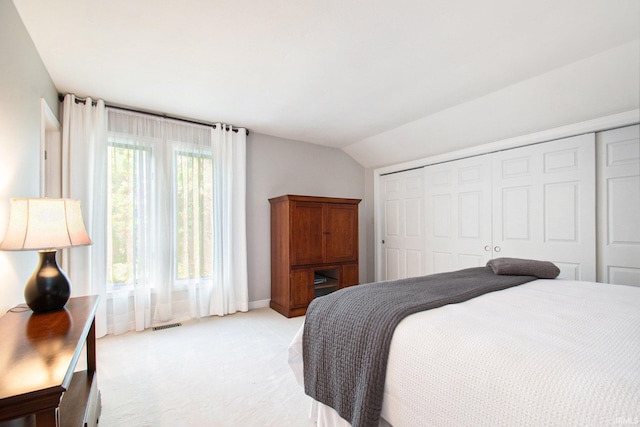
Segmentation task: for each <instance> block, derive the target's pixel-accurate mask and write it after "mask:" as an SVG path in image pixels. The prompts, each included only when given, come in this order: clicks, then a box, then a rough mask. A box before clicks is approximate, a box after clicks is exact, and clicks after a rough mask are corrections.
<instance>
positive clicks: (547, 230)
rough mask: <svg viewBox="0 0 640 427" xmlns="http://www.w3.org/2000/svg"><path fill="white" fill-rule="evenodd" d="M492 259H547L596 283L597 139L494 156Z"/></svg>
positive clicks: (569, 273)
mask: <svg viewBox="0 0 640 427" xmlns="http://www.w3.org/2000/svg"><path fill="white" fill-rule="evenodd" d="M493 170H494V177H495V178H494V183H493V193H494V198H493V209H492V216H493V229H494V230H495V231H496V232H495V233H494V236H493V242H492V245H493V250H494V254H493V256H494V257H496V256H505V257H515V258H532V259H542V260H548V261H552V262H554V263H556V264H557V265H558V267H560V270H561V273H560V278H566V279H577V280H595V279H596V276H595V244H594V242H595V212H594V209H593V207H594V206H595V179H594V177H595V173H594V171H595V136H594V135H593V134H587V135H580V136H576V137H571V138H565V139H562V140H558V141H551V142H547V143H542V144H535V145H531V146H528V147H521V148H517V149H513V150H506V151H502V152H498V153H495V154H494V155H493Z"/></svg>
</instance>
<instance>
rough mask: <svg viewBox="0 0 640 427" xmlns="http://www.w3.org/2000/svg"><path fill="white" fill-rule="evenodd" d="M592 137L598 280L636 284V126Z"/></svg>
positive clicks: (639, 220) (639, 143)
mask: <svg viewBox="0 0 640 427" xmlns="http://www.w3.org/2000/svg"><path fill="white" fill-rule="evenodd" d="M596 138H597V153H598V281H599V282H605V283H615V284H619V285H631V286H640V126H638V125H636V126H630V127H626V128H621V129H614V130H610V131H606V132H601V133H599V134H597V136H596Z"/></svg>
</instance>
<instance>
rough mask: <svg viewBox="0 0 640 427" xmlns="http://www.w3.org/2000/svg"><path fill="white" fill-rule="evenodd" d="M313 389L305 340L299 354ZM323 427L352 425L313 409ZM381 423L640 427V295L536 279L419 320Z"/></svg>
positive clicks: (411, 320)
mask: <svg viewBox="0 0 640 427" xmlns="http://www.w3.org/2000/svg"><path fill="white" fill-rule="evenodd" d="M289 364H290V365H291V368H292V369H293V371H294V373H295V374H296V378H297V379H298V382H300V384H302V381H303V375H302V329H300V331H299V332H298V334H297V336H296V337H295V338H294V340H293V342H292V343H291V346H290V349H289ZM313 412H314V413H313V416H315V417H316V418H317V420H318V425H319V426H320V427H323V426H348V425H349V424H348V423H347V422H346V421H344V420H342V419H340V418H339V417H338V416H337V414H336V413H335V411H333V410H332V409H331V408H328V407H326V406H324V405H321V404H318V405H314V411H313ZM382 417H383V418H384V420H386V422H388V423H389V424H391V425H393V426H394V427H402V426H411V427H414V426H439V425H455V426H500V425H503V426H513V425H531V426H540V425H557V426H565V425H594V426H599V425H621V424H635V425H638V424H640V288H636V287H629V286H617V285H609V284H600V283H591V282H573V281H564V280H536V281H534V282H530V283H527V284H524V285H520V286H516V287H514V288H510V289H506V290H503V291H499V292H493V293H490V294H486V295H483V296H481V297H478V298H475V299H472V300H470V301H467V302H464V303H461V304H452V305H448V306H445V307H441V308H438V309H434V310H429V311H425V312H421V313H418V314H414V315H412V316H409V317H407V318H406V319H405V320H403V321H402V322H401V323H400V324H399V325H398V327H397V328H396V331H395V333H394V336H393V340H392V342H391V349H390V353H389V362H388V367H387V377H386V385H385V391H384V403H383V408H382Z"/></svg>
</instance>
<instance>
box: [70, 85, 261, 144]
mask: <svg viewBox="0 0 640 427" xmlns="http://www.w3.org/2000/svg"><path fill="white" fill-rule="evenodd" d="M58 100H60V102H62V101H64V95H62V94H60V95H59V96H58ZM86 101H87V100H86V98H85V99H83V98H78V97H76V98H75V102H76V104H84V103H86ZM93 105H95V101H93ZM105 107H109V108H113V109H115V110H122V111H130V112H132V113H142V114H148V115H150V116H155V117H162V118H164V119H171V120H178V121H181V122H186V123H191V124H194V125H201V126H211V127H212V128H214V129H215V128H216V127H217V125H215V124H212V123H204V122H198V121H196V120H189V119H183V118H180V117H172V116H169V115H167V114H160V113H151V112H149V111H141V110H136V109H133V108H127V107H121V106H118V105H111V104H107V103H106V102H105ZM225 130H227V131H228V130H229V126H226V127H225ZM231 130H232V131H233V132H236V133H237V132H238V129H235V128H234V129H231ZM245 132H246V134H247V135H249V129H245Z"/></svg>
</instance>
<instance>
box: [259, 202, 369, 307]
mask: <svg viewBox="0 0 640 427" xmlns="http://www.w3.org/2000/svg"><path fill="white" fill-rule="evenodd" d="M269 203H270V204H271V303H270V306H271V308H273V309H274V310H276V311H277V312H279V313H281V314H282V315H284V316H286V317H294V316H301V315H303V314H305V313H306V311H307V307H308V305H309V303H310V302H311V300H312V299H313V298H315V297H318V296H322V295H326V294H327V293H330V292H333V291H336V290H338V289H341V288H344V287H347V286H353V285H357V284H358V204H359V203H360V199H343V198H333V197H312V196H295V195H284V196H280V197H275V198H272V199H269Z"/></svg>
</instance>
